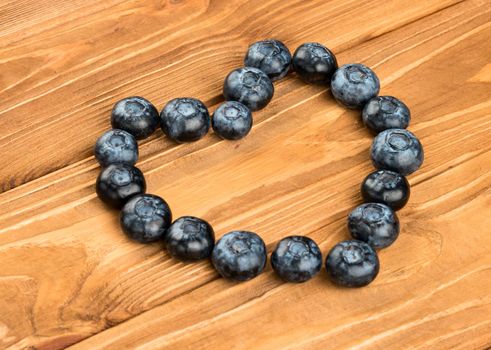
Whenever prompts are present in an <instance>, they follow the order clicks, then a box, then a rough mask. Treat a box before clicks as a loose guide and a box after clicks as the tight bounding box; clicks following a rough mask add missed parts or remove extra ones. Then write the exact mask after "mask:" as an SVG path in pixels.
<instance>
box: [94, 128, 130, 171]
mask: <svg viewBox="0 0 491 350" xmlns="http://www.w3.org/2000/svg"><path fill="white" fill-rule="evenodd" d="M94 154H95V159H97V161H98V162H99V164H100V165H101V166H103V167H106V166H108V165H110V164H114V163H124V164H129V165H134V164H135V163H136V161H137V160H138V144H137V142H136V139H135V137H134V136H133V135H131V134H130V133H128V132H126V131H123V130H119V129H113V130H109V131H106V132H105V133H104V134H102V136H101V137H99V138H98V139H97V142H96V143H95V148H94Z"/></svg>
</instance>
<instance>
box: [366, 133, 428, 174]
mask: <svg viewBox="0 0 491 350" xmlns="http://www.w3.org/2000/svg"><path fill="white" fill-rule="evenodd" d="M370 155H371V157H372V162H373V165H374V166H375V167H376V168H377V169H386V170H392V171H396V172H398V173H400V174H402V175H409V174H411V173H414V172H415V171H416V170H418V169H419V168H420V167H421V164H423V160H424V152H423V146H422V145H421V142H419V140H418V138H417V137H416V136H414V134H413V133H411V132H410V131H407V130H405V129H387V130H384V131H382V132H381V133H380V134H378V135H377V136H375V139H374V140H373V143H372V148H371V150H370Z"/></svg>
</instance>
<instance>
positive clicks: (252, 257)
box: [211, 231, 266, 281]
mask: <svg viewBox="0 0 491 350" xmlns="http://www.w3.org/2000/svg"><path fill="white" fill-rule="evenodd" d="M211 261H212V263H213V266H215V269H216V270H217V271H218V273H219V274H220V275H221V276H222V277H224V278H228V279H232V280H236V281H247V280H250V279H252V278H254V277H256V276H257V275H259V274H260V273H261V272H262V271H263V269H264V266H265V265H266V246H265V245H264V241H263V240H262V239H261V237H259V236H258V235H257V234H255V233H253V232H247V231H232V232H229V233H227V234H225V235H224V236H223V237H222V238H220V239H219V240H218V242H217V243H216V245H215V248H213V253H212V255H211Z"/></svg>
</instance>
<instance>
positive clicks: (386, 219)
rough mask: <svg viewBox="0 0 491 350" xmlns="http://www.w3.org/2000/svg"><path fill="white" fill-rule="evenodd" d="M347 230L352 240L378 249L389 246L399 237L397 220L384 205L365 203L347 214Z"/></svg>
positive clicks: (392, 212) (393, 213)
mask: <svg viewBox="0 0 491 350" xmlns="http://www.w3.org/2000/svg"><path fill="white" fill-rule="evenodd" d="M348 229H349V231H350V232H351V236H353V238H354V239H358V240H360V241H363V242H366V243H368V244H370V245H371V246H372V247H373V248H375V249H380V248H385V247H388V246H390V245H391V244H392V243H394V241H395V240H396V239H397V237H398V236H399V219H398V218H397V215H396V213H395V212H394V211H393V210H392V209H391V208H390V207H388V206H386V205H385V204H382V203H365V204H362V205H360V206H358V207H356V208H355V209H353V211H352V212H351V213H350V214H349V216H348Z"/></svg>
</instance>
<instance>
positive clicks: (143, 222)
mask: <svg viewBox="0 0 491 350" xmlns="http://www.w3.org/2000/svg"><path fill="white" fill-rule="evenodd" d="M119 221H120V223H121V227H122V229H123V232H124V233H126V235H127V236H128V237H130V238H131V239H134V240H135V241H138V242H140V243H150V242H155V241H159V240H162V239H163V238H164V235H165V232H166V230H167V228H168V227H169V225H170V223H171V222H172V213H171V210H170V208H169V205H168V204H167V202H166V201H165V200H163V199H162V198H160V197H159V196H155V195H153V194H139V195H136V196H134V197H132V198H131V199H130V200H129V201H128V202H127V203H126V204H125V205H124V207H123V209H122V210H121V214H120V216H119Z"/></svg>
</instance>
